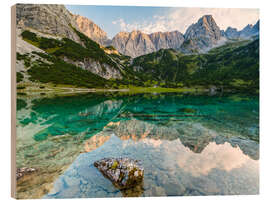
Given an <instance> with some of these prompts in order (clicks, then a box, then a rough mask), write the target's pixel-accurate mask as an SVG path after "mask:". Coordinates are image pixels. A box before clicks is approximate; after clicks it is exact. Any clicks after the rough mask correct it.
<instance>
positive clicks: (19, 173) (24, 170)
mask: <svg viewBox="0 0 270 203" xmlns="http://www.w3.org/2000/svg"><path fill="white" fill-rule="evenodd" d="M36 171H37V170H36V169H35V168H27V167H23V168H17V170H16V179H17V180H18V179H20V178H21V177H23V176H24V175H25V174H30V173H34V172H36Z"/></svg>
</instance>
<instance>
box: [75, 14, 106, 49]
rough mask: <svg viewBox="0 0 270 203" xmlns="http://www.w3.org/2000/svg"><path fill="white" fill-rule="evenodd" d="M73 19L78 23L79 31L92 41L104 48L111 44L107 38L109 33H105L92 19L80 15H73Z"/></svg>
mask: <svg viewBox="0 0 270 203" xmlns="http://www.w3.org/2000/svg"><path fill="white" fill-rule="evenodd" d="M73 19H74V20H75V22H76V23H77V26H78V28H79V30H80V31H81V32H82V33H84V34H85V35H86V36H88V37H89V38H90V39H92V40H94V41H96V42H97V43H99V44H101V45H103V46H106V45H108V44H109V43H110V40H109V39H108V37H107V33H106V32H104V31H103V30H102V29H101V28H100V27H99V26H98V25H96V24H95V23H94V22H93V21H91V20H90V19H88V18H86V17H83V16H80V15H73Z"/></svg>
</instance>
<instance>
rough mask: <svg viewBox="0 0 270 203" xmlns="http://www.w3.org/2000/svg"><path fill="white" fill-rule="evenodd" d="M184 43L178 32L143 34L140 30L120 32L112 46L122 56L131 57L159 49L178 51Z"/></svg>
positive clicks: (181, 35) (113, 40)
mask: <svg viewBox="0 0 270 203" xmlns="http://www.w3.org/2000/svg"><path fill="white" fill-rule="evenodd" d="M183 41H184V37H183V34H182V33H180V32H178V31H173V32H155V33H151V34H146V33H143V32H142V31H139V30H133V31H132V32H130V33H129V32H120V33H118V34H117V35H116V36H115V37H114V38H113V39H112V45H113V46H114V47H115V48H116V49H117V50H118V51H119V52H120V53H122V54H125V55H129V56H131V57H137V56H140V55H144V54H148V53H151V52H154V51H158V50H159V49H168V48H174V49H177V48H179V47H180V46H181V44H182V43H183Z"/></svg>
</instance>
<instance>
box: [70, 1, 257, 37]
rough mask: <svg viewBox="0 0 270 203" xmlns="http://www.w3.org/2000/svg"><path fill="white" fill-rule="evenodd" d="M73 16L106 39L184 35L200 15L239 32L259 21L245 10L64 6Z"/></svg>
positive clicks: (253, 14)
mask: <svg viewBox="0 0 270 203" xmlns="http://www.w3.org/2000/svg"><path fill="white" fill-rule="evenodd" d="M66 8H67V9H68V10H69V11H70V12H71V13H73V14H79V15H81V16H84V17H87V18H89V19H90V20H92V21H93V22H94V23H96V24H97V25H98V26H99V27H100V28H101V29H103V30H104V31H105V32H106V33H107V35H108V37H109V38H112V37H113V36H114V35H116V34H117V33H118V32H120V31H127V32H131V31H132V30H141V31H142V32H145V33H148V34H149V33H153V32H158V31H161V32H167V31H174V30H178V31H180V32H182V33H183V34H184V33H185V31H186V29H187V28H188V26H189V25H191V24H192V23H196V22H197V21H198V19H199V18H200V17H202V16H203V15H212V16H213V18H214V19H215V21H216V23H217V25H218V26H219V27H220V28H221V29H223V30H226V29H227V27H229V26H231V27H233V28H237V29H238V30H241V29H243V28H244V27H245V26H246V25H247V24H255V23H256V22H257V20H258V19H259V9H246V8H177V7H174V8H167V7H137V6H87V5H78V6H77V5H66Z"/></svg>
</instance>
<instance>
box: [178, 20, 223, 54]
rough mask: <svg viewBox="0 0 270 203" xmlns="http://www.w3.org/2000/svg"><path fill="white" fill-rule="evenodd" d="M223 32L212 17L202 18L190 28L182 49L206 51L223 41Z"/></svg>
mask: <svg viewBox="0 0 270 203" xmlns="http://www.w3.org/2000/svg"><path fill="white" fill-rule="evenodd" d="M221 37H222V36H221V30H220V29H219V27H218V25H217V24H216V22H215V20H214V18H213V16H212V15H204V16H202V17H201V18H200V19H199V20H198V21H197V23H195V24H192V25H190V26H189V27H188V29H187V31H186V33H185V35H184V38H185V41H184V44H183V46H184V47H182V48H184V49H188V50H196V51H199V52H200V51H204V50H205V49H208V48H211V47H213V46H215V45H216V44H218V41H219V40H221Z"/></svg>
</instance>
